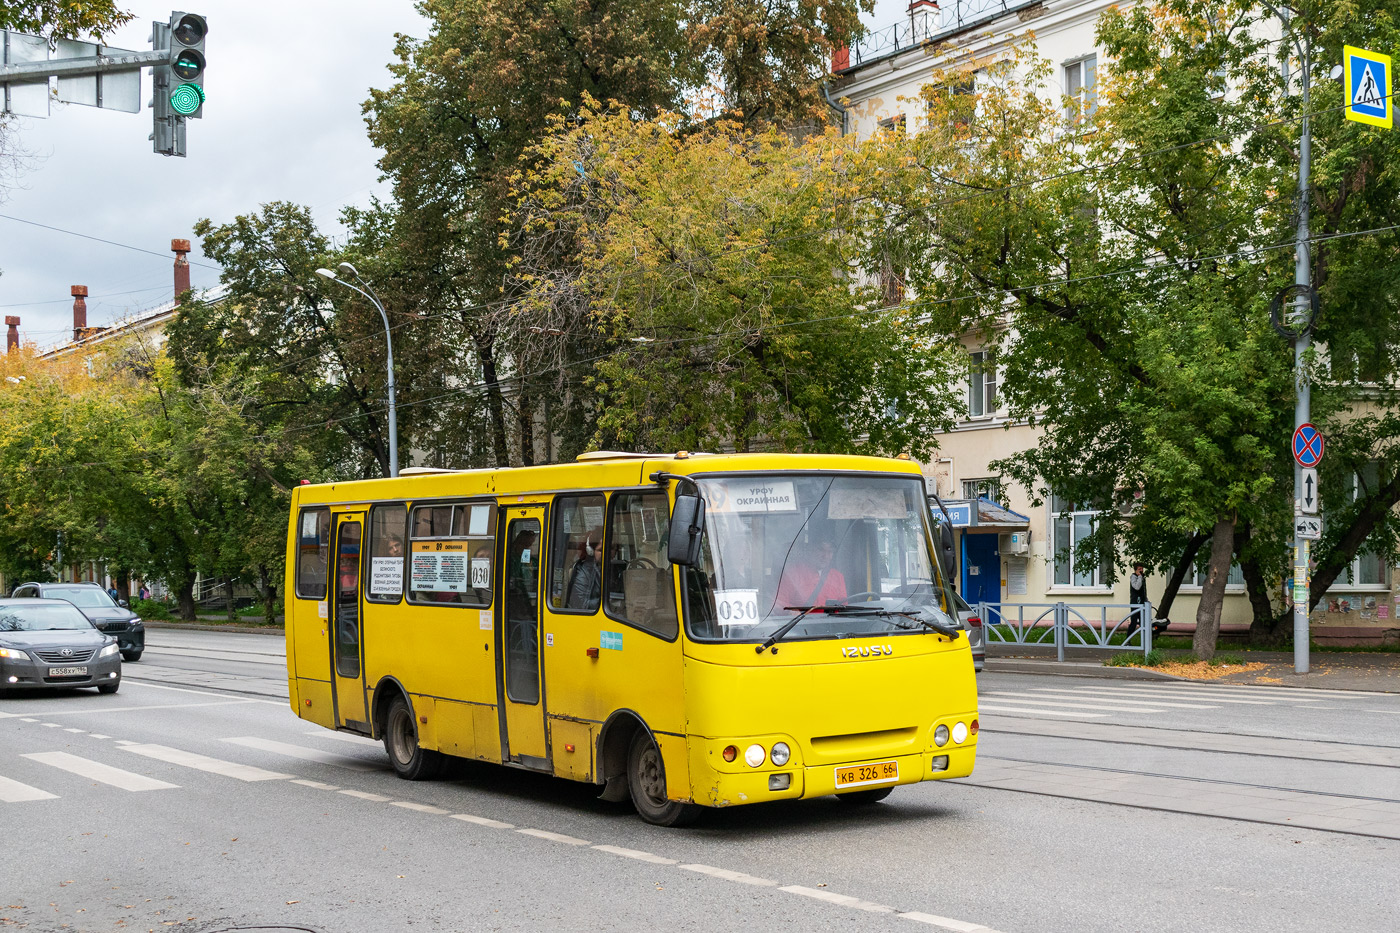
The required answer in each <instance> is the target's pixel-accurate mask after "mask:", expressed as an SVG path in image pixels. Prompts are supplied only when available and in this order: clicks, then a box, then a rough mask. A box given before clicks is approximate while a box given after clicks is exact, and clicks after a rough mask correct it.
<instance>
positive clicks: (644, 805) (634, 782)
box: [627, 730, 700, 826]
mask: <svg viewBox="0 0 1400 933" xmlns="http://www.w3.org/2000/svg"><path fill="white" fill-rule="evenodd" d="M627 789H628V790H630V791H631V792H632V805H633V806H634V807H636V808H637V813H638V814H639V815H640V816H641V818H642V819H644V820H646V821H647V822H648V823H653V824H655V825H657V826H685V825H687V824H688V823H693V822H695V819H696V817H698V816H699V815H700V807H698V806H696V805H695V804H693V803H681V802H680V801H678V800H669V799H667V797H666V768H665V766H664V765H663V763H662V761H661V749H659V748H657V747H656V741H655V740H654V739H653V738H652V737H651V736H650V735H648V734H647V733H646V732H645V731H643V730H638V732H637V734H636V735H635V736H633V738H632V747H631V749H630V751H629V752H628V755H627Z"/></svg>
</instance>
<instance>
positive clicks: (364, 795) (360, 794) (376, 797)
mask: <svg viewBox="0 0 1400 933" xmlns="http://www.w3.org/2000/svg"><path fill="white" fill-rule="evenodd" d="M339 793H342V794H344V795H345V796H347V797H357V798H359V799H360V800H372V801H374V802H375V803H386V802H388V801H390V800H392V799H393V798H392V797H385V796H382V795H380V794H371V793H370V792H369V791H363V790H348V789H347V790H343V791H340V792H339Z"/></svg>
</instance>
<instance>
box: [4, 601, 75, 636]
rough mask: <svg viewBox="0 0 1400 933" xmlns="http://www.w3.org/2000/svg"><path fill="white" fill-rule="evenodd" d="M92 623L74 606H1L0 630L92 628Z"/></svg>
mask: <svg viewBox="0 0 1400 933" xmlns="http://www.w3.org/2000/svg"><path fill="white" fill-rule="evenodd" d="M91 628H92V623H91V622H89V621H88V620H87V616H85V615H83V614H82V613H81V612H79V611H78V610H76V609H74V608H73V607H72V606H55V605H52V604H50V605H47V606H45V605H29V606H0V632H49V631H55V630H61V629H91Z"/></svg>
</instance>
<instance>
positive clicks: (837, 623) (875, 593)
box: [685, 473, 957, 641]
mask: <svg viewBox="0 0 1400 933" xmlns="http://www.w3.org/2000/svg"><path fill="white" fill-rule="evenodd" d="M698 485H699V487H700V493H701V495H702V496H703V497H704V499H705V533H704V535H703V537H702V542H701V558H700V563H699V565H698V566H696V567H690V568H686V570H685V581H686V594H685V595H686V609H687V626H688V630H689V633H690V636H691V637H692V638H695V639H699V640H705V641H762V640H764V639H766V638H767V637H769V636H770V635H773V634H774V633H776V632H780V631H781V630H782V629H783V628H784V627H785V626H787V625H788V623H790V622H792V621H793V619H794V617H795V616H797V615H798V614H799V613H802V612H804V611H806V614H805V615H804V616H803V617H802V618H801V620H799V621H798V622H797V624H796V625H794V626H792V628H791V629H790V630H788V631H787V632H786V633H784V634H783V635H782V637H783V638H784V640H796V639H804V638H842V637H849V636H855V635H888V634H893V633H897V632H899V631H901V630H908V631H924V630H925V629H924V627H923V625H922V624H920V622H921V621H922V620H927V621H930V622H934V623H938V624H944V625H952V626H954V627H956V626H957V622H956V621H953V620H950V618H949V615H948V607H949V606H950V603H949V602H948V595H947V593H946V592H945V589H944V585H943V581H942V578H941V575H940V574H939V572H938V570H937V569H936V565H935V563H934V561H933V556H932V553H931V550H930V543H931V541H930V537H929V527H928V522H927V516H926V511H927V507H926V505H925V493H924V484H923V480H922V479H920V478H919V477H909V476H898V477H895V476H870V475H834V476H833V475H821V474H811V473H808V474H788V475H781V476H779V475H775V476H765V477H754V476H743V477H726V478H715V479H700V480H698Z"/></svg>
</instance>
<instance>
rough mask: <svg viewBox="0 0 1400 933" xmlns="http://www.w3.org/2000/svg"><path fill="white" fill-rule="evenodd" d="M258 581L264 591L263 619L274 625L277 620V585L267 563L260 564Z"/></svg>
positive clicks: (262, 591) (260, 588)
mask: <svg viewBox="0 0 1400 933" xmlns="http://www.w3.org/2000/svg"><path fill="white" fill-rule="evenodd" d="M258 582H259V586H258V589H259V590H260V591H261V593H262V607H263V621H264V622H266V623H267V624H268V625H273V624H275V623H276V622H277V587H276V586H274V585H273V583H272V572H271V571H269V570H268V569H267V565H266V564H259V565H258Z"/></svg>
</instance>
